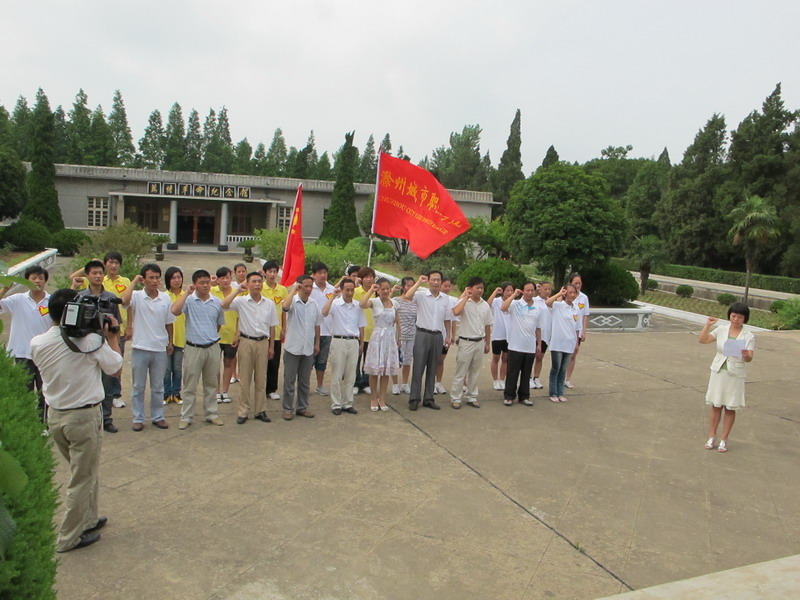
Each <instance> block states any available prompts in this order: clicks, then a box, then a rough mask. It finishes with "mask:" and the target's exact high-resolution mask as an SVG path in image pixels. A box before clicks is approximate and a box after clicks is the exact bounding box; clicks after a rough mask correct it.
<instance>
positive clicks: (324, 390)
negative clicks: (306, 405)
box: [317, 386, 329, 396]
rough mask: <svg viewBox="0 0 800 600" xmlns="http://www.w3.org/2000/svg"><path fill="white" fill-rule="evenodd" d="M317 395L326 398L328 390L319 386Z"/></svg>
mask: <svg viewBox="0 0 800 600" xmlns="http://www.w3.org/2000/svg"><path fill="white" fill-rule="evenodd" d="M317 393H318V394H319V395H320V396H327V395H328V393H329V392H328V390H326V389H325V388H324V387H323V386H319V387H318V388H317Z"/></svg>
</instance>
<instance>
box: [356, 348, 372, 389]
mask: <svg viewBox="0 0 800 600" xmlns="http://www.w3.org/2000/svg"><path fill="white" fill-rule="evenodd" d="M367 348H369V342H364V350H363V352H361V355H360V356H359V357H358V364H357V365H356V383H355V387H357V388H358V389H360V390H363V389H364V388H365V387H368V386H369V375H368V374H367V373H364V359H366V358H367Z"/></svg>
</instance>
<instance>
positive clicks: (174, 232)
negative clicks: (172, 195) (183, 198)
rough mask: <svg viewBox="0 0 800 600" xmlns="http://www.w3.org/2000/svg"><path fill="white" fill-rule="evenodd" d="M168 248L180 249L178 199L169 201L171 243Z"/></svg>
mask: <svg viewBox="0 0 800 600" xmlns="http://www.w3.org/2000/svg"><path fill="white" fill-rule="evenodd" d="M167 249H168V250H177V249H178V201H177V200H170V202H169V243H168V244H167Z"/></svg>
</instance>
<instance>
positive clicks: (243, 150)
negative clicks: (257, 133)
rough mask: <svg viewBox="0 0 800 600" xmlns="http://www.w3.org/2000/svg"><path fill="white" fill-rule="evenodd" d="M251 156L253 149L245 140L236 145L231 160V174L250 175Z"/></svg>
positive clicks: (251, 168) (251, 166)
mask: <svg viewBox="0 0 800 600" xmlns="http://www.w3.org/2000/svg"><path fill="white" fill-rule="evenodd" d="M252 156H253V147H252V146H251V145H250V142H248V141H247V138H244V139H243V140H242V141H241V142H239V143H238V144H237V145H236V152H235V155H234V159H233V172H234V173H238V174H239V175H252V174H253V163H252V161H251V158H252Z"/></svg>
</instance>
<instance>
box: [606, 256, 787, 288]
mask: <svg viewBox="0 0 800 600" xmlns="http://www.w3.org/2000/svg"><path fill="white" fill-rule="evenodd" d="M611 260H612V261H613V262H615V263H616V264H618V265H621V266H622V267H624V268H626V269H627V270H629V271H638V270H639V265H638V264H636V261H634V260H629V259H625V258H612V259H611ZM650 275H664V276H666V277H680V278H681V279H692V280H694V281H709V282H712V283H724V284H727V285H738V286H740V287H744V279H745V273H740V272H739V271H723V270H722V269H708V268H706V267H688V266H686V265H664V266H662V267H660V268H656V269H653V271H652V272H651V273H650ZM750 287H753V288H757V289H760V290H772V291H774V292H786V293H788V294H800V279H797V278H794V277H778V276H777V275H761V274H759V273H753V274H751V275H750Z"/></svg>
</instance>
